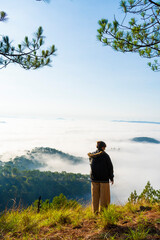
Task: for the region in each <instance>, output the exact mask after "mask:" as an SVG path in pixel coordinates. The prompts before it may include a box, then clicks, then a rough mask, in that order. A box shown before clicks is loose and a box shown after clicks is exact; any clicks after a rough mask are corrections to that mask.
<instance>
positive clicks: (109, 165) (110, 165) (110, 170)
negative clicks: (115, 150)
mask: <svg viewBox="0 0 160 240" xmlns="http://www.w3.org/2000/svg"><path fill="white" fill-rule="evenodd" d="M108 167H109V179H110V180H111V183H112V184H114V173H113V164H112V161H111V159H110V157H109V155H108Z"/></svg>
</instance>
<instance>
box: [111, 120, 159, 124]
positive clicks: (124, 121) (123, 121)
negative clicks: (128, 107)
mask: <svg viewBox="0 0 160 240" xmlns="http://www.w3.org/2000/svg"><path fill="white" fill-rule="evenodd" d="M112 122H122V123H148V124H160V122H150V121H127V120H113V121H112Z"/></svg>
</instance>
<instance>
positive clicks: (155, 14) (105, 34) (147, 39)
mask: <svg viewBox="0 0 160 240" xmlns="http://www.w3.org/2000/svg"><path fill="white" fill-rule="evenodd" d="M120 8H121V9H122V11H123V13H124V18H123V19H122V20H121V22H120V21H118V20H117V18H116V17H114V21H113V22H109V21H108V19H101V20H100V21H99V25H100V28H99V29H98V36H97V37H98V39H99V40H100V41H101V42H102V43H103V44H104V45H105V46H110V47H112V48H113V49H114V50H116V51H120V52H123V53H126V52H135V53H138V54H139V55H140V56H141V57H144V58H148V59H151V58H152V59H154V61H152V62H148V65H149V67H151V69H152V70H153V71H160V62H159V61H158V58H159V57H160V1H152V0H127V1H123V0H121V1H120Z"/></svg>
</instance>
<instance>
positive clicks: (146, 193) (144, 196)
mask: <svg viewBox="0 0 160 240" xmlns="http://www.w3.org/2000/svg"><path fill="white" fill-rule="evenodd" d="M139 200H140V201H141V200H145V201H147V202H149V203H155V202H160V190H155V189H153V187H152V186H151V184H150V182H149V181H148V182H147V184H146V186H145V188H144V190H143V191H142V193H141V194H140V195H137V192H136V191H135V190H134V192H132V193H131V194H130V196H129V198H128V201H129V202H132V203H136V202H138V201H139Z"/></svg>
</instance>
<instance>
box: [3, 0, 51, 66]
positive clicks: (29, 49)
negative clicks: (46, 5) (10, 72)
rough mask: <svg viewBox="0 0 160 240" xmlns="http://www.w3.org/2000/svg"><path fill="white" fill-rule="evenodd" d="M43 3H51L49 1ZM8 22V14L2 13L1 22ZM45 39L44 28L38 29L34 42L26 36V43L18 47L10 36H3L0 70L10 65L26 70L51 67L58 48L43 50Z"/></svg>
mask: <svg viewBox="0 0 160 240" xmlns="http://www.w3.org/2000/svg"><path fill="white" fill-rule="evenodd" d="M36 1H42V0H36ZM43 1H46V2H49V0H43ZM7 20H8V16H7V13H6V12H4V11H0V22H5V21H7ZM44 38H45V37H44V36H43V29H42V27H39V28H38V30H37V32H36V33H35V34H34V38H32V40H29V38H28V36H25V38H24V41H23V42H21V43H20V44H18V45H17V46H14V45H13V43H12V41H10V40H9V37H8V36H3V35H2V36H1V37H0V69H2V68H5V67H7V66H8V65H9V64H10V63H16V64H18V65H19V66H21V67H22V68H24V69H26V70H28V69H38V68H40V67H44V66H47V65H50V63H51V56H53V55H54V56H55V52H56V48H55V45H52V46H51V47H49V48H48V49H46V50H44V49H42V46H43V45H44Z"/></svg>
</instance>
